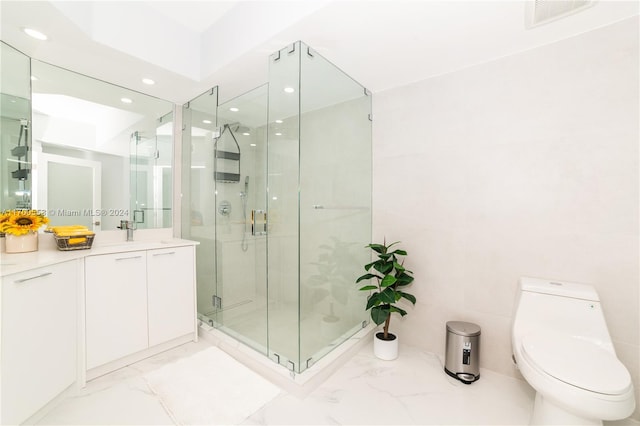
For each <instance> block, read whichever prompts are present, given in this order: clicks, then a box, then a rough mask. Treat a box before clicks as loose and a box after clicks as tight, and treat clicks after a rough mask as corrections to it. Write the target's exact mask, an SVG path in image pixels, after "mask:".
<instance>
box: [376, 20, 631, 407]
mask: <svg viewBox="0 0 640 426" xmlns="http://www.w3.org/2000/svg"><path fill="white" fill-rule="evenodd" d="M416 54H421V53H420V52H416ZM638 75H639V70H638V18H637V17H635V18H631V19H627V20H624V21H621V22H618V23H616V24H613V25H610V26H607V27H603V28H600V29H598V30H595V31H591V32H588V33H585V34H582V35H579V36H576V37H573V38H570V39H567V40H564V41H560V42H557V43H554V44H550V45H546V46H542V47H539V48H536V49H532V50H529V51H526V52H523V53H520V54H517V55H512V56H509V57H505V58H501V59H499V60H496V61H492V62H488V63H485V64H480V65H477V66H474V67H471V68H467V69H464V70H460V71H458V72H455V73H451V74H447V75H443V76H440V77H436V78H431V79H427V80H423V81H419V82H416V83H414V84H411V85H409V86H404V87H400V88H395V89H391V90H388V91H385V92H382V93H378V94H376V96H375V97H374V132H373V140H374V197H373V199H374V238H375V239H376V240H382V238H383V237H386V238H387V241H389V240H401V241H402V243H403V244H402V245H403V247H404V248H405V249H406V250H408V252H409V257H408V260H407V265H408V266H409V269H412V270H413V271H414V275H415V277H416V281H415V283H414V285H413V288H412V291H413V293H414V294H415V295H416V296H417V298H418V303H417V305H416V307H415V308H414V309H411V308H410V309H409V311H410V313H409V315H408V316H407V317H405V318H402V319H401V318H400V317H397V318H394V320H392V323H391V326H392V328H394V329H395V330H397V331H399V332H400V334H401V335H402V339H403V341H404V342H406V343H410V344H413V345H416V346H418V347H421V348H424V349H426V350H429V351H433V352H435V353H438V354H443V353H444V343H445V322H446V321H448V320H467V321H472V322H476V323H477V324H479V325H480V326H481V327H482V352H481V364H482V366H483V367H485V368H488V369H492V370H495V371H498V372H501V373H505V374H510V375H514V376H518V373H517V371H516V370H515V369H514V368H513V366H512V364H511V361H510V358H511V343H510V327H511V317H512V310H513V302H514V297H515V292H516V286H517V282H518V278H519V277H520V276H523V275H530V276H538V277H547V278H553V279H558V280H566V281H577V282H586V283H591V284H594V285H595V286H596V287H597V289H598V291H599V293H600V296H601V299H602V304H603V309H604V312H605V316H606V319H607V322H608V325H609V329H610V332H611V335H612V337H613V339H614V343H615V346H616V349H617V351H618V356H619V358H620V359H621V360H622V362H623V363H624V364H625V365H626V366H627V367H628V368H629V370H630V371H631V372H632V375H633V377H634V382H635V386H636V389H638V390H639V392H637V394H638V395H640V367H639V364H640V359H639V357H640V327H639V324H640V317H639V314H638V312H639V310H640V309H639V304H640V303H639V298H640V296H639V280H640V276H639V268H640V265H639V255H640V252H639V248H638V247H639V239H638V234H639V229H638V219H639V217H640V216H639V209H638V205H639V184H638V178H639V176H638V158H639V157H638V156H639V150H638V145H639V133H638V129H639V109H638V89H639V88H638V80H639V79H638ZM638 405H639V406H640V399H639V400H638ZM636 417H637V418H640V412H639V411H636Z"/></svg>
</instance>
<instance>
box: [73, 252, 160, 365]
mask: <svg viewBox="0 0 640 426" xmlns="http://www.w3.org/2000/svg"><path fill="white" fill-rule="evenodd" d="M146 263H147V256H146V252H145V251H134V252H126V253H115V254H108V255H101V256H89V257H87V258H86V259H85V292H86V294H85V298H86V345H87V369H91V368H94V367H97V366H100V365H102V364H106V363H108V362H110V361H114V360H116V359H119V358H122V357H124V356H127V355H130V354H132V353H135V352H138V351H141V350H144V349H146V348H147V347H148V344H149V341H148V335H147V281H146Z"/></svg>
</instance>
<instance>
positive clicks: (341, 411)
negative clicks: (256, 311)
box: [38, 339, 640, 426]
mask: <svg viewBox="0 0 640 426" xmlns="http://www.w3.org/2000/svg"><path fill="white" fill-rule="evenodd" d="M211 347H212V346H211V344H210V343H209V342H206V341H204V340H203V339H201V340H200V342H198V343H189V344H186V345H183V346H180V347H178V348H176V349H173V350H170V351H167V352H164V353H162V354H158V355H156V356H154V357H151V358H148V359H146V360H143V361H141V362H138V363H136V364H133V365H131V366H129V367H125V368H123V369H120V370H118V371H116V372H113V373H111V374H108V375H106V376H103V377H100V378H97V379H95V380H93V381H91V382H89V383H88V385H87V387H86V388H85V389H83V390H82V391H81V392H80V394H79V395H78V396H74V397H69V398H66V399H64V400H63V401H61V402H60V403H59V404H58V405H57V406H55V407H54V408H53V409H52V410H51V411H50V412H49V413H48V414H47V415H46V416H45V417H44V418H42V419H41V420H40V421H39V422H38V424H65V425H79V424H82V425H94V424H95V425H98V424H102V425H104V424H109V425H123V424H127V425H163V424H189V423H188V422H185V421H184V420H181V419H180V418H177V417H176V416H175V413H170V412H169V411H168V410H167V409H165V407H164V405H166V404H164V403H163V401H162V400H161V398H160V397H159V396H158V395H156V394H155V393H154V392H152V390H151V389H150V388H149V386H148V381H147V379H146V377H147V376H148V375H151V374H155V373H152V372H154V371H155V370H158V369H160V368H162V367H163V366H165V365H168V364H169V363H176V362H178V361H179V360H184V362H189V360H188V359H187V358H188V357H190V356H192V355H194V354H196V353H197V352H200V351H203V350H211V349H210V348H211ZM195 358H196V357H195V356H194V358H193V359H195ZM179 362H180V363H182V362H183V361H179ZM232 362H236V361H235V360H233V361H232ZM242 367H243V368H246V367H244V366H242ZM248 374H249V375H250V374H254V373H252V372H249V373H248ZM249 375H247V376H246V379H243V380H246V391H244V392H248V393H251V392H252V385H251V381H252V380H262V378H260V377H257V378H253V379H252V378H251V377H250V376H249ZM225 379H226V380H227V382H226V383H225ZM231 380H233V379H232V378H230V377H225V371H220V372H219V374H217V377H216V379H214V380H212V381H213V382H212V383H210V384H205V383H202V382H201V383H200V384H199V385H198V386H199V387H200V388H201V389H193V387H192V388H191V392H192V393H191V394H192V395H193V391H196V394H200V393H201V394H202V395H203V396H204V397H203V398H196V399H198V400H199V401H202V402H200V403H204V404H207V402H208V401H209V400H210V398H209V399H208V398H207V397H208V396H209V395H207V394H208V393H209V394H210V396H211V398H218V400H217V403H220V404H229V405H230V404H233V403H234V402H235V401H233V399H234V398H236V400H237V397H238V396H237V395H236V396H235V397H234V392H231V391H230V392H227V393H225V392H219V389H220V388H217V389H218V392H214V391H213V389H214V388H213V387H223V388H229V389H231V388H232V387H233V385H234V383H231ZM244 383H245V382H243V384H244ZM180 385H182V384H180V383H176V388H179V386H180ZM235 385H236V388H237V383H235ZM169 388H171V386H169ZM221 395H222V396H221ZM242 397H243V398H244V399H245V400H246V398H247V395H246V393H243V395H242ZM533 397H534V393H533V390H532V389H531V388H530V387H529V386H528V385H527V384H526V383H525V382H524V381H521V380H517V379H513V378H509V377H506V376H503V375H500V374H497V373H493V372H491V371H486V370H481V378H480V380H479V381H477V382H476V383H474V384H472V385H464V384H462V383H460V382H458V381H456V380H454V379H452V378H450V377H449V376H447V375H446V374H445V373H444V372H443V371H442V364H441V362H440V360H439V358H438V357H437V356H435V355H433V354H430V353H426V352H423V351H421V350H418V349H416V348H413V347H409V346H401V348H400V357H399V358H398V359H397V360H396V361H381V360H378V359H376V358H375V357H374V356H373V354H372V348H371V345H370V344H369V345H365V346H364V347H363V348H362V349H361V350H360V351H359V352H358V353H357V354H356V355H355V356H354V357H353V358H351V359H350V360H349V361H347V362H346V363H345V364H344V365H343V366H342V367H341V368H339V369H338V370H337V371H336V373H334V374H333V375H332V376H331V377H329V379H327V380H326V381H325V382H324V383H323V384H321V385H320V386H318V387H317V388H316V389H315V390H314V391H312V392H311V393H310V394H309V395H308V396H307V397H306V398H304V399H301V398H299V397H297V396H294V395H292V394H288V393H287V392H285V391H281V392H279V393H277V394H275V396H273V395H272V396H270V397H269V400H268V401H266V402H265V403H262V402H261V403H260V404H262V405H261V406H260V405H258V406H260V408H257V409H256V410H255V411H254V412H253V413H252V414H250V415H248V416H246V417H244V418H243V420H242V421H238V422H237V423H236V424H243V425H275V424H278V425H325V424H326V425H335V424H354V425H355V424H362V425H365V424H366V425H402V424H407V425H411V424H413V425H427V424H436V425H447V424H474V425H498V424H504V425H517V424H527V423H528V420H529V412H530V410H531V407H532V404H533ZM220 398H228V401H220ZM382 407H384V409H381V408H382ZM202 408H209V409H210V407H197V406H194V409H195V410H198V409H202ZM206 411H207V410H206V409H205V410H203V412H206ZM201 418H203V417H201ZM203 419H204V418H203ZM201 424H211V422H207V421H206V420H202V423H201ZM615 424H616V425H625V424H628V425H634V426H637V425H639V424H640V423H637V422H628V421H627V422H615Z"/></svg>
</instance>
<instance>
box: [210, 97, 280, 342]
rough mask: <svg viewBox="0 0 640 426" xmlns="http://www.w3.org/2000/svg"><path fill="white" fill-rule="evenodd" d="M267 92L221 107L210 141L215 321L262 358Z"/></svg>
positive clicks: (263, 333) (265, 238)
mask: <svg viewBox="0 0 640 426" xmlns="http://www.w3.org/2000/svg"><path fill="white" fill-rule="evenodd" d="M266 116H267V86H266V85H264V86H261V87H258V88H256V89H254V90H252V91H250V92H248V93H245V94H243V95H241V96H238V97H236V98H234V99H231V100H229V101H226V102H224V103H221V104H220V105H219V106H218V117H217V118H218V130H217V134H216V135H215V136H216V137H215V138H214V147H213V148H214V152H213V162H214V165H213V169H214V173H213V175H212V178H213V182H214V187H215V191H214V193H215V206H216V225H215V244H216V250H215V253H216V254H215V272H216V283H217V285H216V294H215V295H214V296H213V300H212V304H213V305H214V308H215V321H216V322H217V323H218V324H219V326H220V328H222V330H223V331H225V332H226V333H228V334H230V335H232V336H234V337H235V338H236V339H238V340H240V341H242V342H244V343H245V344H247V345H249V346H251V347H253V348H254V349H256V350H258V351H260V352H263V353H265V354H266V352H267V347H268V344H267V319H268V316H267V303H266V301H267V271H266V267H267V264H266V256H267V228H266V219H267V217H266V191H267V179H266V178H267V174H266V155H267V140H266V121H267V117H266Z"/></svg>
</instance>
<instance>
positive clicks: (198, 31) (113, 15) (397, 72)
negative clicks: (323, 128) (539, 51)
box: [0, 0, 640, 103]
mask: <svg viewBox="0 0 640 426" xmlns="http://www.w3.org/2000/svg"><path fill="white" fill-rule="evenodd" d="M639 10H640V8H639V3H638V2H637V1H607V0H600V1H598V2H596V3H595V5H594V6H593V7H591V8H589V9H586V10H584V11H582V12H580V13H577V14H575V15H572V16H569V17H566V18H563V19H560V20H557V21H555V22H552V23H549V24H546V25H543V26H540V27H536V28H534V29H525V25H524V16H525V2H524V1H482V0H476V1H451V0H448V1H427V0H422V1H420V0H413V1H401V0H388V1H385V0H377V1H373V0H371V1H366V0H360V1H357V0H353V1H347V0H337V1H315V0H297V1H294V0H288V1H286V0H285V1H272V0H260V1H249V0H246V1H239V0H233V1H82V2H80V1H52V2H50V1H8V0H2V1H0V19H1V24H2V25H1V32H0V35H1V37H2V40H3V41H5V42H6V43H8V44H10V45H12V46H13V47H15V48H17V49H19V50H21V51H23V52H24V53H26V54H28V55H29V56H31V57H34V58H37V59H40V60H42V61H45V62H49V63H52V64H55V65H58V66H61V67H65V68H68V69H71V70H74V71H78V72H81V73H84V74H87V75H89V76H92V77H96V78H99V79H103V80H105V81H109V82H113V83H116V84H119V85H122V86H124V87H128V88H131V89H134V90H138V91H141V92H144V93H148V94H150V95H153V96H157V97H160V98H163V99H167V100H170V101H172V102H176V103H184V102H186V101H188V100H190V99H192V98H194V97H196V96H197V95H199V94H200V93H202V92H204V91H206V90H208V89H209V88H210V87H213V86H216V85H218V86H219V87H220V98H221V101H224V100H226V99H229V98H231V97H234V96H236V95H238V94H240V93H243V92H245V91H247V90H249V89H252V88H253V87H256V86H258V85H260V84H262V83H264V82H266V81H267V75H268V74H267V73H268V57H269V55H270V54H271V53H273V52H275V51H276V50H278V49H280V48H282V47H284V46H285V45H287V44H290V43H292V42H294V41H296V40H302V41H304V42H305V43H306V44H308V45H310V46H311V47H312V48H314V49H315V50H316V51H317V52H319V53H320V54H321V55H323V56H324V57H325V58H327V59H328V60H330V61H331V62H333V63H334V64H335V65H337V66H338V67H340V68H341V69H343V70H344V71H345V72H346V73H348V74H349V75H351V76H352V77H353V78H354V79H356V80H357V81H359V82H360V83H361V84H362V85H364V86H365V87H367V88H368V89H370V90H371V91H373V92H374V93H375V92H379V91H381V90H385V89H389V88H392V87H397V86H402V85H406V84H408V83H411V82H415V81H419V80H422V79H425V78H428V77H433V76H438V75H442V74H445V73H449V72H453V71H456V70H459V69H462V68H465V67H469V66H472V65H475V64H478V63H482V62H486V61H490V60H493V59H496V58H499V57H502V56H506V55H512V54H515V53H518V52H521V51H524V50H528V49H531V48H534V47H537V46H540V45H544V44H548V43H552V42H554V41H557V40H560V39H563V38H567V37H571V36H574V35H577V34H580V33H583V32H586V31H589V30H592V29H594V28H597V27H601V26H604V25H608V24H610V23H613V22H616V21H619V20H622V19H626V18H629V17H632V16H637V15H638V14H639ZM23 27H32V28H36V29H39V30H40V31H43V32H45V33H46V34H47V35H48V36H49V40H47V41H44V42H43V41H37V40H34V39H31V38H29V37H28V36H26V35H25V34H24V33H23V32H22V31H21V29H22V28H23ZM143 77H150V78H153V79H154V80H155V81H156V84H155V85H154V86H145V85H143V84H142V83H141V81H140V80H141V78H143Z"/></svg>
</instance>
